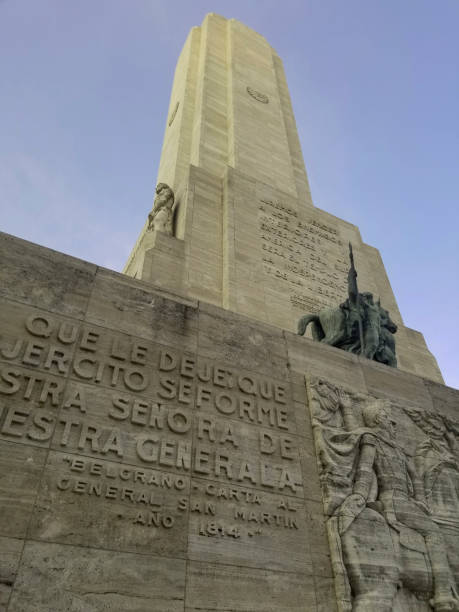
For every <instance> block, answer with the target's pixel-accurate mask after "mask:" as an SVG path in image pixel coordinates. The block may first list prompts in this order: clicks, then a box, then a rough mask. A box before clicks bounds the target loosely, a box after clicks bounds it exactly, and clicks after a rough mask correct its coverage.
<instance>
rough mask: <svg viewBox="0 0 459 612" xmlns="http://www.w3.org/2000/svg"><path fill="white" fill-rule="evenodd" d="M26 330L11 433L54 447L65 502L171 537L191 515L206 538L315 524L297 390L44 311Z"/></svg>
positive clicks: (2, 424)
mask: <svg viewBox="0 0 459 612" xmlns="http://www.w3.org/2000/svg"><path fill="white" fill-rule="evenodd" d="M23 330H24V331H23V332H17V333H16V335H14V333H12V334H10V335H3V336H2V338H1V341H0V437H2V438H3V439H5V440H14V441H16V442H20V443H24V444H36V445H39V446H46V447H50V448H51V449H52V457H53V465H54V467H53V469H52V471H51V472H50V475H49V487H48V489H47V490H48V491H49V493H48V495H50V496H51V498H52V499H53V500H55V501H53V502H52V504H55V503H57V499H58V497H59V496H60V497H62V498H63V499H64V500H66V501H63V502H62V503H64V504H65V507H66V508H67V507H68V508H73V507H74V503H75V502H74V501H72V499H74V498H75V497H78V498H79V499H81V500H85V501H84V504H85V505H86V506H87V507H88V512H89V514H90V515H91V516H92V515H93V513H94V512H96V510H95V509H94V510H93V508H96V507H97V505H98V504H104V507H105V506H106V505H107V504H108V505H109V506H110V507H112V508H113V509H112V510H111V511H110V513H111V514H114V513H118V514H117V516H118V517H119V518H118V521H119V522H120V525H122V524H124V523H126V522H127V523H128V524H130V525H132V528H135V529H139V530H147V529H151V528H154V529H159V530H163V531H165V532H171V533H172V532H174V530H175V529H176V527H177V526H178V525H180V524H181V521H182V520H183V518H181V517H185V516H186V515H187V513H188V512H189V513H191V514H193V515H196V516H197V517H199V520H198V522H197V523H194V525H195V526H194V527H193V529H195V533H196V535H197V536H198V537H201V538H202V537H205V538H217V537H218V538H221V537H223V538H230V539H238V538H254V537H255V536H261V535H262V534H263V533H265V532H269V531H271V530H278V529H282V530H288V531H297V530H298V529H300V528H301V529H303V528H304V524H303V523H302V521H301V520H299V519H298V517H297V515H295V514H294V513H295V512H296V509H297V506H296V505H295V504H294V503H293V501H290V497H291V498H292V499H293V498H295V497H299V498H301V497H302V495H303V490H302V479H301V470H300V465H299V456H298V442H297V436H296V435H295V433H294V432H295V425H294V423H293V422H292V420H291V414H290V399H289V389H288V386H287V385H286V384H285V383H284V382H280V381H276V380H272V379H270V378H265V377H260V376H258V375H255V374H253V373H252V372H249V371H240V370H236V369H230V368H228V367H226V366H221V365H219V364H218V363H214V362H212V361H210V360H205V359H201V358H196V357H195V356H193V355H187V354H181V353H179V352H177V351H175V350H171V349H169V348H166V347H164V346H160V345H155V344H153V343H150V342H145V341H142V340H140V339H135V338H130V337H128V336H126V335H123V334H117V333H114V332H113V333H112V332H110V333H107V332H106V330H104V331H102V330H101V328H98V327H96V326H91V325H87V324H84V323H82V322H77V321H70V320H62V318H61V317H57V316H53V315H50V314H48V313H46V314H45V313H39V312H38V311H34V312H33V313H32V314H30V315H29V316H27V317H26V318H25V319H24V322H23ZM193 476H194V477H196V476H198V477H201V478H204V479H212V480H209V481H208V482H206V481H205V480H203V481H198V480H196V478H192V477H193ZM190 481H192V482H193V483H194V484H193V489H192V490H193V495H194V496H196V495H198V494H199V495H198V500H197V501H195V502H193V503H191V505H190V503H189V501H188V497H187V495H188V494H187V491H189V487H190ZM218 482H220V483H221V484H220V485H219V484H218ZM241 486H242V487H244V486H245V487H249V488H248V489H247V488H245V489H244V488H241ZM263 491H265V493H263ZM275 493H278V494H281V495H286V496H287V497H286V498H283V497H273V494H275ZM184 494H185V495H186V496H185V497H184ZM47 499H48V498H44V501H43V508H44V509H43V512H42V514H40V517H39V521H38V524H37V526H36V529H37V530H38V531H39V532H40V533H41V531H40V530H41V529H42V527H41V521H43V524H46V523H47V521H48V520H51V515H50V516H49V517H48V515H47V513H46V511H45V508H48V507H49V508H51V505H50V504H51V502H50V501H46V500H47ZM273 499H274V500H275V502H273ZM59 503H61V502H59ZM67 504H68V506H67ZM252 506H256V509H253V508H251V507H252ZM104 511H105V510H104ZM203 516H208V517H210V518H209V519H204V520H203V518H202V517H203ZM37 520H38V519H37ZM120 528H121V527H120ZM181 529H183V525H182V527H181ZM90 531H91V530H90ZM185 531H186V529H185ZM91 533H92V531H91ZM126 537H127V536H126ZM134 539H135V538H134Z"/></svg>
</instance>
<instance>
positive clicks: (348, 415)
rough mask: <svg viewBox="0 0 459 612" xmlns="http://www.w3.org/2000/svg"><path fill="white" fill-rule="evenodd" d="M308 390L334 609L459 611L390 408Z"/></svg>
mask: <svg viewBox="0 0 459 612" xmlns="http://www.w3.org/2000/svg"><path fill="white" fill-rule="evenodd" d="M310 390H311V399H312V402H311V405H312V414H313V429H314V439H315V443H316V448H317V454H318V459H319V470H320V478H321V485H322V488H323V493H324V502H325V511H326V513H327V514H328V516H329V517H330V518H329V519H328V521H327V529H328V534H329V540H330V545H331V552H332V561H333V567H334V573H335V584H336V591H337V597H338V602H339V608H340V611H341V612H343V611H348V612H350V611H354V612H356V611H358V612H364V611H365V612H367V611H368V610H382V611H387V612H389V611H392V610H394V609H397V610H408V609H409V610H427V609H428V608H426V607H425V606H428V605H429V604H428V602H429V600H430V606H431V607H432V608H433V609H434V610H435V611H436V612H444V611H452V610H459V598H458V595H457V592H456V589H455V582H454V578H453V575H452V572H451V566H450V562H449V560H448V555H447V549H446V545H445V541H444V537H443V535H442V532H441V530H440V528H439V526H438V525H437V524H436V522H435V520H434V518H433V517H432V516H431V514H430V510H429V508H428V506H427V499H426V495H425V492H424V486H423V485H424V482H425V479H423V478H422V477H421V473H420V472H418V471H417V470H416V468H415V463H414V462H413V460H412V459H411V458H409V457H408V456H407V455H406V454H405V452H404V451H403V450H402V449H401V448H400V447H399V445H398V444H397V442H396V439H395V434H396V428H395V421H394V419H393V418H392V415H391V410H390V404H389V402H387V401H385V400H376V399H372V398H368V397H365V396H357V395H354V396H353V397H352V400H351V398H350V396H349V395H348V394H346V393H344V392H342V391H341V390H339V389H336V388H334V387H333V386H332V385H330V384H328V383H325V382H323V381H315V382H314V383H313V384H312V385H310ZM400 586H403V587H404V591H403V592H404V596H405V597H408V598H409V597H411V599H412V600H411V602H410V605H409V606H407V607H404V606H403V604H400V601H401V600H400V597H398V594H399V593H398V589H399V588H400ZM396 598H397V605H396V608H394V605H395V604H394V602H395V600H396ZM422 600H424V602H423V601H422Z"/></svg>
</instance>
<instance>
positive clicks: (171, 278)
mask: <svg viewBox="0 0 459 612" xmlns="http://www.w3.org/2000/svg"><path fill="white" fill-rule="evenodd" d="M349 243H352V247H353V248H352V249H349ZM0 257H1V262H2V265H1V266H0V610H5V612H19V611H20V612H62V611H64V610H71V611H75V612H76V611H86V610H88V611H91V612H92V611H93V612H102V611H103V610H113V611H123V612H129V611H134V610H135V611H137V612H147V611H148V612H150V611H153V612H198V611H204V610H205V611H207V612H227V611H229V610H231V611H233V612H373V611H376V610H377V611H378V612H392V611H395V612H432V611H433V612H454V611H456V612H457V611H459V518H458V517H459V416H458V414H459V412H458V410H459V391H456V390H454V389H450V388H447V387H446V386H444V385H443V384H442V381H441V375H440V373H439V371H438V368H437V365H436V362H435V359H434V358H433V357H432V355H431V354H430V353H429V351H428V349H427V347H426V345H425V343H424V341H423V338H422V335H421V334H420V333H419V332H416V331H413V330H410V329H408V328H406V327H404V325H403V323H402V319H401V316H400V313H399V311H398V308H397V304H396V302H395V298H394V296H393V293H392V290H391V288H390V284H389V281H388V279H387V276H386V273H385V271H384V267H383V264H382V262H381V258H380V256H379V254H378V252H377V251H376V249H374V248H373V247H370V246H368V245H366V244H365V243H364V242H362V240H361V237H360V234H359V231H358V229H357V227H355V226H354V225H351V224H349V223H347V222H346V221H343V220H341V219H338V218H336V217H334V216H333V215H330V214H329V213H327V212H325V211H322V210H319V209H318V208H316V207H315V206H314V205H313V203H312V200H311V196H310V192H309V186H308V180H307V176H306V170H305V166H304V162H303V158H302V154H301V149H300V144H299V141H298V135H297V132H296V127H295V120H294V117H293V112H292V107H291V103H290V98H289V94H288V89H287V85H286V81H285V76H284V72H283V68H282V63H281V61H280V59H279V57H278V56H277V54H276V53H275V51H274V50H273V49H272V48H271V47H270V46H269V44H268V43H267V42H266V41H265V39H264V38H263V37H262V36H260V35H259V34H257V33H255V32H254V31H253V30H250V29H249V28H247V27H246V26H244V25H243V24H241V23H239V22H238V21H235V20H227V19H224V18H223V17H220V16H218V15H214V14H211V15H208V16H207V17H206V18H205V19H204V21H203V24H202V26H201V27H197V28H193V29H192V31H191V33H190V35H189V37H188V40H187V42H186V43H185V46H184V48H183V51H182V53H181V56H180V58H179V61H178V64H177V70H176V74H175V79H174V84H173V89H172V95H171V102H170V107H169V113H168V117H167V121H166V133H165V138H164V145H163V152H162V157H161V163H160V168H159V173H158V184H157V186H156V196H155V201H154V207H153V209H152V210H151V212H150V213H149V214H148V216H147V215H146V220H145V225H144V227H143V229H142V231H141V233H140V236H139V239H138V241H137V243H136V245H135V247H134V249H133V251H132V254H131V256H130V258H129V261H128V262H127V264H126V269H125V274H119V273H117V272H114V271H111V270H107V269H104V268H102V267H100V266H97V265H96V264H92V263H88V262H86V261H81V260H77V259H75V258H73V257H69V256H68V255H64V254H62V253H57V252H55V251H51V250H50V249H46V248H44V247H41V246H38V245H34V244H31V243H28V242H26V241H24V240H21V239H19V238H15V237H13V236H8V235H6V234H0ZM348 257H349V258H348ZM357 274H358V284H357ZM379 300H380V302H381V303H379ZM324 308H325V309H328V310H326V315H327V316H325V315H324V314H323V313H322V314H320V313H321V312H322V310H323V309H324ZM387 311H389V313H388V312H387ZM317 313H319V314H317ZM389 315H390V316H389ZM327 317H328V318H327ZM391 318H392V319H394V321H395V323H396V324H397V327H398V330H397V333H396V342H397V344H396V346H397V351H396V352H397V358H398V367H393V366H394V365H395V362H393V363H390V361H388V360H386V361H385V360H384V359H383V356H384V354H385V355H386V357H387V354H388V353H390V350H391V346H392V345H393V338H392V336H393V333H394V331H395V325H394V322H393V321H392V320H391ZM298 320H300V322H301V327H302V328H304V327H306V326H307V325H309V323H311V324H313V325H314V326H315V327H313V329H314V330H315V331H314V332H313V333H314V334H315V337H316V340H320V341H319V342H318V341H316V340H313V339H311V338H308V337H303V336H300V335H299V333H297V331H296V329H297V322H298ZM327 321H328V322H329V323H330V321H331V324H333V325H335V323H336V321H338V323H339V325H338V327H339V330H338V331H340V333H341V332H342V331H343V329H344V332H345V333H344V332H343V333H344V336H343V338H344V340H343V338H341V336H339V334H338V335H337V336H336V337H338V336H339V338H340V339H339V342H341V343H342V345H340V344H339V343H337V341H336V338H335V341H334V342H329V344H331V346H326V345H325V344H326V342H325V340H326V339H329V335H328V334H329V329H328V328H327ZM343 321H344V326H343ZM319 323H320V326H322V327H320V326H319ZM331 324H330V325H331ZM333 325H332V326H331V329H332V330H333V329H335V331H336V329H337V328H336V326H335V328H333ZM321 328H322V329H323V330H324V329H326V330H327V333H326V334H325V335H324V336H323V337H320V333H319V332H320V329H321ZM298 329H299V330H300V325H299V327H298ZM308 329H309V328H308ZM356 330H357V331H356ZM376 340H377V343H376ZM371 342H374V343H375V345H376V347H377V349H378V350H377V352H376V353H375V354H374V356H373V357H372V358H371V359H370V358H366V357H367V356H368V355H367V353H366V352H364V351H363V349H364V348H365V351H367V349H368V347H369V346H370V347H371V346H372V345H371ZM343 343H344V344H343ZM359 343H360V350H356V347H358V345H359ZM391 343H392V344H391ZM337 347H338V348H337ZM343 348H344V349H345V350H341V349H343ZM383 349H384V350H385V351H386V353H384V351H383ZM380 351H381V355H380V354H379V352H380ZM393 356H394V355H393ZM391 365H392V367H390V366H391Z"/></svg>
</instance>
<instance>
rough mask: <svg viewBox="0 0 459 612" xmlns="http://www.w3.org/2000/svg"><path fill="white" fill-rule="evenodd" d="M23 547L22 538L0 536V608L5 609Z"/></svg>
mask: <svg viewBox="0 0 459 612" xmlns="http://www.w3.org/2000/svg"><path fill="white" fill-rule="evenodd" d="M23 547H24V542H23V540H16V539H15V538H4V537H0V610H6V609H7V605H8V601H9V598H10V595H11V591H12V589H13V585H14V581H15V579H16V572H17V568H18V565H19V559H20V558H21V554H22V549H23Z"/></svg>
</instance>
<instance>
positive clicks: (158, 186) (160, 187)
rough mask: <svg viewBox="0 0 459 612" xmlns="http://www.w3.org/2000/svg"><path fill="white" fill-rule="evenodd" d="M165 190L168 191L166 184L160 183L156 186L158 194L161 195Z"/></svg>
mask: <svg viewBox="0 0 459 612" xmlns="http://www.w3.org/2000/svg"><path fill="white" fill-rule="evenodd" d="M163 189H167V185H166V183H158V184H157V185H156V193H161V191H162V190H163Z"/></svg>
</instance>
